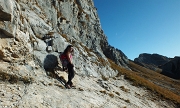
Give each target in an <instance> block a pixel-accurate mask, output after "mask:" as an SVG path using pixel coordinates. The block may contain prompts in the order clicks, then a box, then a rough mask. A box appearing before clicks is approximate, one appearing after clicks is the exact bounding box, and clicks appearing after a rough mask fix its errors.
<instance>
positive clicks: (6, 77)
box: [0, 72, 33, 84]
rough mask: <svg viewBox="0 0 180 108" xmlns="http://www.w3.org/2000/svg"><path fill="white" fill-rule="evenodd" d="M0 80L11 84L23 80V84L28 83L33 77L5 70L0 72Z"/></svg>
mask: <svg viewBox="0 0 180 108" xmlns="http://www.w3.org/2000/svg"><path fill="white" fill-rule="evenodd" d="M0 80H1V81H4V82H9V83H11V84H14V83H17V82H18V81H23V82H24V84H30V83H32V81H33V78H30V77H27V76H24V77H19V76H17V75H11V74H8V73H5V72H0Z"/></svg>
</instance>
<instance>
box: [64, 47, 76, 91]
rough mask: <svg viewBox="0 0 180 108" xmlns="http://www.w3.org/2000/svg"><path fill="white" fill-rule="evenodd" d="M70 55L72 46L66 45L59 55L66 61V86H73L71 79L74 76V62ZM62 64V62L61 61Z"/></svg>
mask: <svg viewBox="0 0 180 108" xmlns="http://www.w3.org/2000/svg"><path fill="white" fill-rule="evenodd" d="M72 55H73V46H72V45H68V46H67V47H66V49H65V50H64V52H63V53H62V55H61V58H62V59H65V60H66V61H67V62H66V63H67V64H66V65H67V69H68V82H67V83H66V84H65V86H66V88H71V87H74V85H73V83H72V79H73V78H74V75H75V72H74V64H73V62H72ZM62 64H63V63H62Z"/></svg>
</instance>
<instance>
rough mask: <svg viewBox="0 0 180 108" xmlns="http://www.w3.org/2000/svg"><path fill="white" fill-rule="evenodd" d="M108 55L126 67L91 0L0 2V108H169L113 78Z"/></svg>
mask: <svg viewBox="0 0 180 108" xmlns="http://www.w3.org/2000/svg"><path fill="white" fill-rule="evenodd" d="M68 44H72V45H73V46H74V56H73V59H74V61H73V62H74V65H75V71H76V76H75V78H74V79H73V82H74V84H76V89H70V90H67V89H65V88H64V83H65V82H63V81H64V80H66V81H67V77H68V76H67V73H66V72H64V71H61V63H60V61H59V58H58V56H59V53H60V52H63V50H64V49H65V48H66V46H67V45H68ZM108 58H109V59H111V60H113V61H115V62H116V64H118V65H119V66H121V67H124V68H128V66H127V64H128V59H127V57H126V56H125V54H124V53H123V52H122V51H120V50H118V49H115V48H113V47H112V46H110V45H109V44H108V42H107V38H106V36H105V34H104V33H103V30H102V29H101V25H100V21H99V18H98V15H97V9H96V8H95V7H94V4H93V1H92V0H0V88H1V90H0V107H7V108H14V107H18V108H19V107H25V108H28V107H38V108H56V107H62V108H63V107H69V108H71V107H72V108H73V107H85V108H88V107H113V108H119V107H134V106H135V107H144V106H145V107H147V108H154V107H156V106H159V107H163V106H167V107H173V105H174V104H169V103H168V102H163V101H162V100H158V101H155V102H154V100H153V98H151V97H150V96H151V95H149V92H148V91H147V90H145V89H143V88H138V87H135V86H133V85H132V84H131V83H129V81H126V80H125V79H124V76H120V77H116V76H117V74H118V71H117V70H116V69H112V65H111V64H110V62H109V60H108ZM111 63H112V62H111ZM117 67H118V66H117ZM122 70H123V69H122ZM118 75H119V74H118ZM116 78H117V79H116ZM62 79H63V81H62ZM102 79H106V81H105V80H102ZM107 79H108V80H107ZM147 98H148V99H149V100H147ZM152 100H153V101H152ZM159 101H162V102H161V103H158V102H159Z"/></svg>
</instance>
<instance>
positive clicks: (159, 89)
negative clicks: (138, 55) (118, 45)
mask: <svg viewBox="0 0 180 108" xmlns="http://www.w3.org/2000/svg"><path fill="white" fill-rule="evenodd" d="M109 62H110V63H111V67H112V68H113V69H114V70H117V71H119V74H118V76H120V75H122V74H123V75H125V78H127V79H129V80H131V81H132V82H133V84H134V85H135V86H143V87H146V88H147V89H149V90H151V91H152V92H154V93H157V95H158V96H159V97H160V98H162V99H163V98H166V99H169V100H172V101H174V102H175V103H177V104H178V105H180V95H178V94H179V93H178V92H179V91H180V82H179V81H176V80H173V79H171V78H168V77H166V76H163V75H161V74H159V73H157V72H155V71H151V70H149V69H146V68H144V67H142V66H139V65H137V64H135V63H133V62H132V61H130V63H129V67H131V68H133V70H136V71H131V70H127V69H124V68H122V67H119V66H117V65H116V64H115V63H114V62H112V61H111V60H109ZM118 76H117V77H118ZM172 88H173V89H175V90H173V89H172Z"/></svg>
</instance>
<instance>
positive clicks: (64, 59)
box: [59, 53, 69, 70]
mask: <svg viewBox="0 0 180 108" xmlns="http://www.w3.org/2000/svg"><path fill="white" fill-rule="evenodd" d="M59 58H60V61H61V64H62V67H63V70H66V69H67V64H68V63H69V61H68V59H67V56H66V55H65V54H63V53H61V54H60V55H59Z"/></svg>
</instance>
